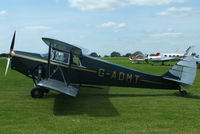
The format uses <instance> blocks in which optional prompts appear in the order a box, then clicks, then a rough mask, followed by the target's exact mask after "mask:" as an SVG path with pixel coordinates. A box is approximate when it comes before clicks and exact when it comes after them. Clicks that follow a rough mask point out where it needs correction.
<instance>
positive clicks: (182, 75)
mask: <svg viewBox="0 0 200 134" xmlns="http://www.w3.org/2000/svg"><path fill="white" fill-rule="evenodd" d="M196 68H197V67H196V60H195V59H194V57H191V56H188V57H186V58H184V59H182V60H181V61H179V62H178V63H176V65H174V66H173V67H172V68H171V69H170V70H169V71H168V72H167V73H166V74H164V75H163V78H164V79H168V80H172V81H176V82H179V83H180V84H181V85H182V86H184V87H187V88H189V87H190V86H192V84H193V82H194V79H195V76H196V70H197V69H196Z"/></svg>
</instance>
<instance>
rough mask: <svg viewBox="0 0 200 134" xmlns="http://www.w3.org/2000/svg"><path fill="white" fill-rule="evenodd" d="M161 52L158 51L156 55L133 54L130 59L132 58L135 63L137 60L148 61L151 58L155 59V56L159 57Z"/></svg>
mask: <svg viewBox="0 0 200 134" xmlns="http://www.w3.org/2000/svg"><path fill="white" fill-rule="evenodd" d="M159 55H160V53H156V55H154V56H150V55H146V56H145V55H143V54H139V55H136V56H132V57H130V58H129V59H130V60H132V63H135V62H141V61H143V62H148V61H149V60H150V59H154V58H157V57H159Z"/></svg>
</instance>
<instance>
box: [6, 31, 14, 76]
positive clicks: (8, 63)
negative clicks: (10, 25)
mask: <svg viewBox="0 0 200 134" xmlns="http://www.w3.org/2000/svg"><path fill="white" fill-rule="evenodd" d="M15 36H16V31H15V32H14V35H13V38H12V42H11V45H10V51H9V54H8V61H7V65H6V71H5V76H6V75H7V73H8V68H9V65H10V58H11V54H12V51H13V48H14V45H15Z"/></svg>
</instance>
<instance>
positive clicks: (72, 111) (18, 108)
mask: <svg viewBox="0 0 200 134" xmlns="http://www.w3.org/2000/svg"><path fill="white" fill-rule="evenodd" d="M106 60H108V61H111V62H114V63H118V64H121V65H124V66H127V67H130V68H135V69H137V70H141V71H145V72H148V73H154V74H163V73H165V72H166V71H167V70H168V69H169V68H170V66H161V65H160V64H156V65H155V66H151V65H149V64H132V63H131V62H130V61H129V60H128V59H127V58H107V59H106ZM5 64H6V60H5V59H0V85H1V87H0V134H13V133H15V134H42V133H43V134H44V133H45V134H141V133H144V134H146V133H147V134H161V133H162V134H171V133H176V134H198V133H200V84H199V81H200V74H199V70H198V72H197V77H196V80H195V82H194V85H193V86H192V87H191V88H190V89H188V90H187V91H188V93H189V94H188V95H187V96H186V97H180V96H179V93H178V91H169V90H155V89H138V88H121V87H104V88H103V89H95V88H81V89H80V92H79V94H78V96H77V97H76V98H73V97H70V96H67V95H63V94H59V93H57V92H50V93H49V94H48V95H46V96H45V97H44V98H42V99H33V98H31V97H30V90H31V88H32V87H33V82H32V80H30V79H28V78H27V77H25V76H23V75H22V74H20V73H18V72H15V71H13V70H9V72H8V76H7V77H4V70H5Z"/></svg>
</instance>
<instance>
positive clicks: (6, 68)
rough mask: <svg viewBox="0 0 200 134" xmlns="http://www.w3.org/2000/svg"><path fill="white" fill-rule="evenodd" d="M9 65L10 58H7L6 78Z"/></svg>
mask: <svg viewBox="0 0 200 134" xmlns="http://www.w3.org/2000/svg"><path fill="white" fill-rule="evenodd" d="M9 65H10V58H8V61H7V66H6V71H5V76H6V75H7V73H8V68H9Z"/></svg>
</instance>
